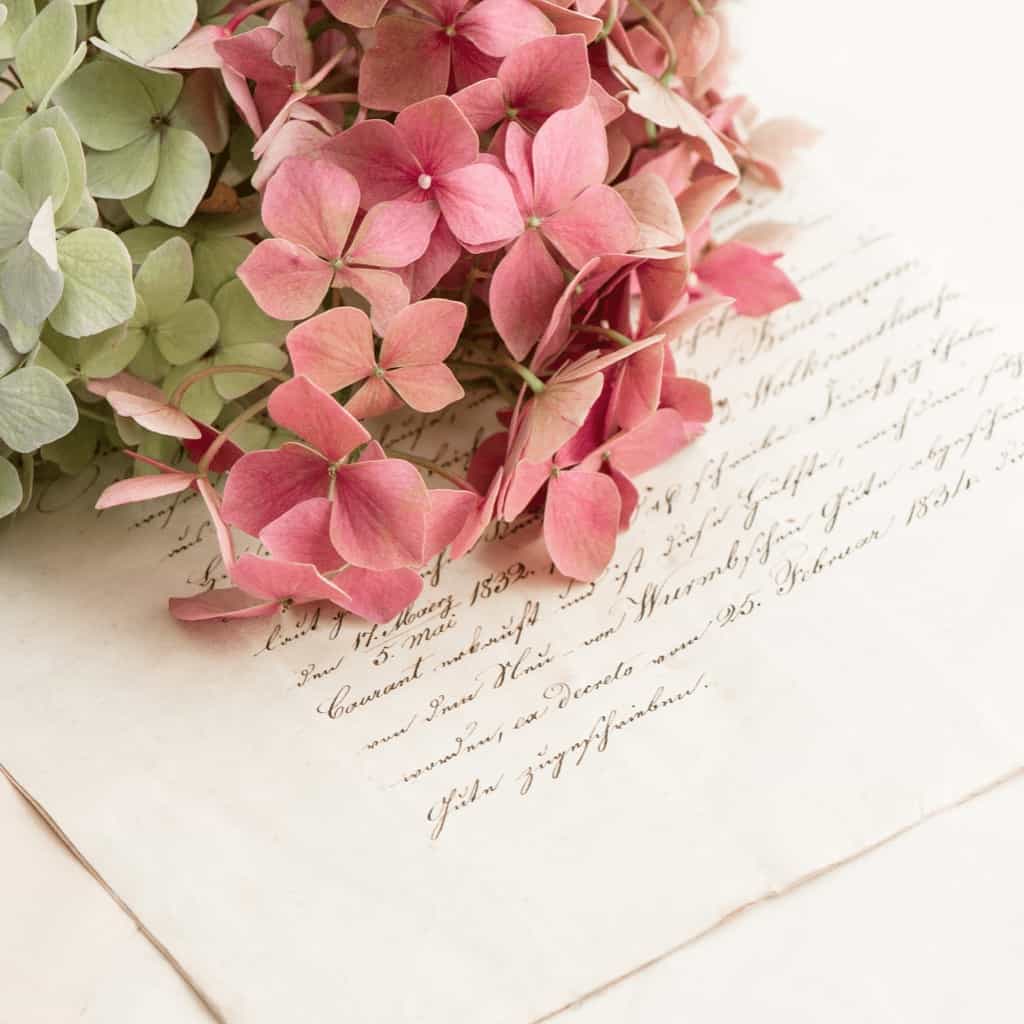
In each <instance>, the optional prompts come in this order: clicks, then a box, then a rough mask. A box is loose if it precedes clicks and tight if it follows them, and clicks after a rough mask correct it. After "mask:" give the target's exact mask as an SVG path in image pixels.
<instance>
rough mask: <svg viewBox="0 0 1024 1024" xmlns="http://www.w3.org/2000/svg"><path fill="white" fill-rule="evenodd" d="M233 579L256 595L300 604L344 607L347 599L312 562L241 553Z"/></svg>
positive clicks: (233, 572)
mask: <svg viewBox="0 0 1024 1024" xmlns="http://www.w3.org/2000/svg"><path fill="white" fill-rule="evenodd" d="M231 582H232V583H234V584H235V586H237V587H241V588H242V589H243V590H245V591H248V592H249V593H250V594H255V595H256V596H257V597H265V598H269V599H273V600H277V601H287V600H289V599H291V600H294V601H295V602H297V603H298V604H306V603H308V602H310V601H333V602H334V603H335V604H339V605H341V606H342V607H344V606H345V601H346V600H347V598H348V595H347V594H346V593H345V591H344V590H342V589H341V588H340V587H338V586H337V585H336V584H334V583H332V582H331V581H330V580H328V579H325V578H324V577H323V576H321V575H320V573H319V572H317V571H316V569H315V568H314V567H313V566H312V565H303V564H301V563H298V562H282V561H279V560H278V559H276V558H260V557H259V556H258V555H251V554H245V555H242V557H241V558H239V559H238V561H237V562H236V563H235V567H234V569H233V570H232V572H231Z"/></svg>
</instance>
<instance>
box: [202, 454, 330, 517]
mask: <svg viewBox="0 0 1024 1024" xmlns="http://www.w3.org/2000/svg"><path fill="white" fill-rule="evenodd" d="M327 470H328V467H327V463H326V462H325V461H324V459H323V458H321V457H320V456H319V455H317V453H316V452H312V451H310V450H309V449H308V448H306V447H304V446H302V445H298V444H286V445H284V446H282V447H281V448H279V449H277V450H276V451H259V452H248V453H247V454H246V455H243V456H242V458H240V459H239V460H238V462H236V463H235V465H234V467H233V468H232V470H231V472H230V473H228V479H227V483H226V484H225V485H224V500H223V502H222V503H221V514H222V515H223V517H224V520H225V522H228V523H230V524H231V525H232V526H237V527H238V528H239V529H240V530H244V531H245V532H246V533H248V534H249V535H250V536H253V537H258V536H259V534H260V530H262V529H263V528H264V527H265V526H266V525H267V524H268V523H272V522H273V521H274V520H275V519H277V518H278V517H279V516H283V515H284V514H285V512H287V511H288V510H289V509H290V508H292V507H293V506H295V505H297V504H299V502H302V501H308V500H309V499H310V498H323V497H325V496H326V495H327V488H328V486H329V484H330V477H329V476H328V472H327Z"/></svg>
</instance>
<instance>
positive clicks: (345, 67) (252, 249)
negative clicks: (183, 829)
mask: <svg viewBox="0 0 1024 1024" xmlns="http://www.w3.org/2000/svg"><path fill="white" fill-rule="evenodd" d="M729 59H730V47H729V42H728V35H727V24H726V20H725V17H724V12H723V11H722V9H721V8H720V6H719V5H718V4H717V3H716V2H715V0H574V2H571V0H569V2H567V0H258V2H255V3H249V4H244V3H241V2H236V0H147V2H146V3H139V2H137V0H102V2H95V3H90V2H82V0H74V2H72V0H3V2H2V3H0V516H5V515H9V514H11V513H13V512H14V511H16V510H17V509H19V508H25V507H27V506H28V505H29V503H30V501H31V495H32V491H33V485H34V481H35V482H38V481H39V480H40V479H44V478H46V477H50V476H53V475H55V474H59V473H69V474H74V473H79V472H81V471H82V470H83V469H85V468H87V467H88V466H89V465H90V464H91V463H93V462H94V461H95V460H97V459H98V458H100V457H101V456H102V455H104V454H105V453H106V452H109V451H110V450H112V449H123V450H124V451H125V454H126V455H128V456H130V457H131V466H130V470H129V472H128V473H127V474H122V479H119V480H118V481H117V482H115V483H113V484H111V485H110V486H109V487H108V488H107V489H106V490H105V491H104V493H103V494H102V496H101V498H100V500H99V503H98V505H99V507H101V508H104V507H109V506H113V505H117V504H122V503H126V502H133V501H141V500H144V499H149V498H156V497H160V496H166V495H171V494H175V493H178V492H182V491H185V490H187V489H193V490H195V491H197V492H198V494H199V495H200V496H201V498H202V500H203V501H204V502H205V504H206V507H207V509H208V512H209V515H210V518H211V520H212V522H213V524H214V526H215V527H216V533H217V537H218V539H219V542H220V546H221V555H222V558H223V561H224V566H225V570H226V573H227V575H228V577H229V578H230V580H231V583H232V584H233V586H231V587H229V588H224V589H220V590H213V591H209V592H207V593H203V594H199V595H196V596H193V597H189V598H181V599H173V600H172V603H171V607H172V611H173V612H174V613H175V614H176V615H178V616H179V617H181V618H185V619H196V618H212V617H216V618H220V617H230V616H237V615H246V616H249V615H257V614H270V613H272V612H274V611H275V610H277V609H278V608H279V607H281V606H282V604H283V603H289V602H307V601H321V600H327V601H332V602H334V603H336V604H337V605H340V606H341V607H343V608H345V609H348V610H350V611H352V612H354V613H357V614H360V615H364V616H366V617H368V618H371V619H375V620H381V621H383V620H387V619H388V618H390V617H392V616H393V615H395V614H396V613H397V612H398V611H400V610H401V609H402V608H403V607H405V606H406V605H407V604H409V602H411V601H413V600H414V599H415V598H416V596H417V595H418V593H419V591H420V587H421V585H422V584H421V575H420V570H421V567H422V566H423V565H424V564H425V563H426V562H427V561H428V560H431V559H433V558H435V557H436V556H437V555H438V554H439V553H440V552H442V551H444V550H445V549H448V551H449V554H450V556H451V557H453V558H457V557H459V556H461V555H463V554H464V553H466V552H467V551H468V550H469V549H470V548H472V547H473V545H474V544H475V543H476V541H477V540H478V539H479V538H480V537H481V535H482V534H483V532H484V531H485V530H486V529H487V527H488V526H489V525H490V524H491V523H492V522H494V521H496V520H498V521H506V522H509V521H512V520H513V519H515V518H516V517H517V516H519V515H520V514H521V513H523V512H524V511H525V510H527V509H532V510H534V511H536V512H538V513H540V515H541V516H542V521H543V536H544V541H545V543H546V545H547V548H548V551H549V553H550V556H551V559H552V562H553V564H554V566H555V567H556V568H557V569H558V570H559V571H560V572H562V573H564V574H566V575H568V576H571V577H573V578H576V579H580V580H592V579H594V578H595V577H596V576H598V575H599V574H600V573H601V572H602V570H603V569H604V567H605V566H606V565H607V564H608V562H609V559H610V558H611V555H612V551H613V548H614V544H615V539H616V535H617V533H618V531H619V530H620V529H622V528H624V527H626V526H627V525H628V523H629V521H630V518H631V516H632V514H633V512H634V511H635V508H636V505H637V490H636V487H635V485H634V483H633V477H634V476H635V475H636V474H638V473H640V472H643V471H644V470H645V469H648V468H650V467H651V466H653V465H655V464H656V463H658V462H660V461H662V460H664V459H666V458H668V457H669V456H671V455H672V454H673V453H675V452H677V451H678V450H680V449H681V448H683V447H684V446H685V445H686V444H688V443H689V442H690V441H691V440H692V439H693V438H695V437H696V436H697V435H698V434H699V433H700V432H701V430H702V429H703V424H705V423H706V422H707V421H708V420H709V419H710V418H711V415H712V403H711V399H710V396H709V392H708V388H707V387H706V386H705V385H704V384H703V383H701V382H699V381H696V380H692V379H688V378H686V377H683V376H680V375H678V374H677V372H676V369H675V366H674V363H673V356H672V350H671V344H670V343H671V342H673V341H674V340H675V339H677V338H678V337H679V336H680V335H681V334H682V333H683V332H684V331H685V330H687V329H688V328H690V327H692V326H693V325H695V324H696V323H697V322H698V321H699V320H700V319H701V318H703V317H705V316H707V315H708V314H709V312H711V311H712V310H714V309H715V308H717V307H719V306H720V305H722V304H723V303H727V302H732V304H733V309H734V311H735V313H736V314H739V315H760V314H764V313H767V312H770V311H771V310H773V309H775V308H778V307H779V306H781V305H783V304H785V303H787V302H789V301H791V300H793V299H794V298H796V297H797V292H796V289H795V288H794V286H793V284H792V283H791V282H790V280H789V279H788V278H787V277H786V275H785V274H784V273H783V271H782V270H781V269H780V268H779V267H778V266H777V265H776V260H777V259H778V256H779V253H778V252H776V251H771V250H773V249H774V248H775V246H774V245H773V244H772V242H771V239H770V232H767V233H766V232H764V231H761V232H758V233H756V234H754V235H751V236H750V237H744V236H737V237H733V238H730V239H721V238H714V239H713V238H712V237H711V227H710V218H711V215H712V213H713V212H714V211H715V210H716V209H718V208H719V207H721V206H722V205H724V204H727V203H730V202H732V201H734V200H735V199H736V197H737V196H738V186H739V183H740V180H741V178H742V176H743V175H753V176H756V177H757V178H758V179H759V180H760V181H761V182H762V183H764V184H767V185H769V186H772V187H779V186H780V180H779V167H780V163H781V160H782V159H783V157H784V156H785V152H786V149H787V148H788V147H791V146H792V145H795V144H799V143H800V142H802V141H804V139H803V138H802V130H801V129H800V128H799V126H798V125H796V124H795V123H793V122H786V121H776V122H765V123H764V124H762V125H760V126H758V127H753V126H752V123H751V122H752V115H751V110H750V107H749V104H748V103H747V102H746V100H745V99H744V98H742V97H731V96H729V95H728V94H727V92H726V81H725V78H726V70H727V67H728V64H729ZM766 239H767V241H766ZM766 249H768V250H769V251H765V250H766ZM468 387H472V388H475V389H486V390H487V391H489V392H491V393H493V394H494V395H495V396H496V398H497V399H498V401H497V403H496V406H495V408H496V410H497V422H496V425H495V428H494V430H493V432H492V433H491V434H490V435H489V436H486V437H485V438H483V439H482V440H481V441H480V442H479V443H478V444H476V445H475V450H474V452H473V454H472V458H471V459H470V461H469V464H468V467H466V468H465V469H463V468H462V467H458V468H459V474H456V473H454V472H452V470H451V468H449V467H445V466H439V465H434V464H432V463H429V462H427V461H425V460H423V459H422V458H420V457H419V456H417V455H416V454H414V453H409V452H404V451H399V450H395V449H393V448H390V447H386V446H382V445H381V444H380V443H379V440H375V439H374V431H375V425H377V424H379V423H380V422H381V421H379V420H378V419H377V418H378V417H381V416H385V415H386V414H388V413H391V412H394V411H395V410H400V409H406V408H407V409H412V410H417V411H419V412H421V413H425V414H431V413H437V412H438V411H440V410H442V409H444V408H446V407H447V406H449V405H451V404H453V403H456V402H459V401H460V400H461V399H462V398H463V396H464V394H465V389H466V388H468ZM377 436H378V439H379V438H380V437H381V434H380V433H379V431H378V434H377ZM462 473H464V474H465V475H464V476H463V475H461V474H462ZM433 478H436V479H434V482H435V483H436V482H438V481H442V482H443V486H434V487H428V486H427V484H426V482H425V481H426V480H428V479H433ZM236 532H241V533H244V534H247V535H249V536H250V537H251V538H254V539H258V541H259V542H260V545H261V547H262V549H263V550H265V551H266V552H267V554H266V555H265V556H264V555H259V556H257V555H255V554H252V553H243V554H240V555H239V554H237V553H236V547H235V545H236V541H237V538H236Z"/></svg>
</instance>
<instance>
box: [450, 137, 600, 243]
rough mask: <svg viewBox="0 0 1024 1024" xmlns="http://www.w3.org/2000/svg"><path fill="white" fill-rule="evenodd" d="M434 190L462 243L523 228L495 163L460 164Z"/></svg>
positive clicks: (510, 234) (487, 239)
mask: <svg viewBox="0 0 1024 1024" xmlns="http://www.w3.org/2000/svg"><path fill="white" fill-rule="evenodd" d="M602 131H603V129H602ZM434 194H435V196H436V198H437V201H438V203H439V204H440V206H441V213H442V214H443V215H444V219H445V220H446V221H447V223H448V227H449V228H451V232H452V234H453V235H455V237H456V238H457V239H459V241H460V242H462V243H463V244H464V245H490V244H491V243H493V242H501V241H504V240H505V239H509V238H514V237H515V236H516V235H518V234H519V232H520V231H521V230H522V227H523V221H522V217H521V216H520V214H519V207H518V205H517V203H516V200H515V196H514V195H513V194H512V187H511V186H510V185H509V182H508V178H506V177H505V175H504V174H503V173H502V172H501V171H500V170H498V168H497V167H492V166H490V165H489V164H484V163H476V164H471V165H470V166H468V167H460V168H459V169H458V170H456V171H451V172H450V173H448V174H446V175H445V176H444V178H443V179H442V180H441V181H440V182H438V183H436V185H435V187H434Z"/></svg>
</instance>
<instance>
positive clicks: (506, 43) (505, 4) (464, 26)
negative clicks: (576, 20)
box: [458, 0, 555, 57]
mask: <svg viewBox="0 0 1024 1024" xmlns="http://www.w3.org/2000/svg"><path fill="white" fill-rule="evenodd" d="M458 31H459V35H460V36H461V37H462V38H464V39H468V40H469V41H470V42H471V43H472V44H473V45H474V46H476V47H477V48H478V49H480V50H483V52H484V53H486V54H489V55H490V56H492V57H505V56H507V55H508V54H510V53H512V51H513V50H515V49H516V47H518V46H522V45H523V43H528V42H529V41H530V40H531V39H539V38H540V37H541V36H550V35H554V32H555V27H554V25H552V24H551V22H550V21H548V19H547V18H545V17H544V15H543V14H541V13H540V11H538V10H537V8H536V7H534V6H533V5H532V4H529V3H527V2H526V0H481V2H480V3H478V4H477V5H476V6H475V7H473V8H472V9H471V10H469V11H468V12H467V13H466V14H464V15H463V16H462V17H461V18H459V21H458Z"/></svg>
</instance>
